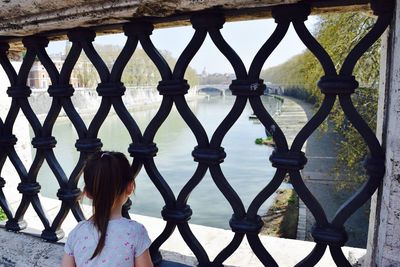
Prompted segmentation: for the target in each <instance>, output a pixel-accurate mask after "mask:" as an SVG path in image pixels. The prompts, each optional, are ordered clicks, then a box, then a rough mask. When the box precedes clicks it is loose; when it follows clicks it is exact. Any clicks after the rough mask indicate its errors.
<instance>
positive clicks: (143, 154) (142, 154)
mask: <svg viewBox="0 0 400 267" xmlns="http://www.w3.org/2000/svg"><path fill="white" fill-rule="evenodd" d="M128 152H129V154H130V155H131V157H134V158H140V159H148V158H153V157H155V156H156V155H157V152H158V148H157V145H156V144H155V143H150V144H141V143H131V144H130V145H129V148H128Z"/></svg>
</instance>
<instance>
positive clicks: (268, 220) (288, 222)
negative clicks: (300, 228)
mask: <svg viewBox="0 0 400 267" xmlns="http://www.w3.org/2000/svg"><path fill="white" fill-rule="evenodd" d="M298 215H299V198H298V196H297V194H296V192H295V191H294V190H293V189H283V190H278V191H277V192H276V197H275V201H274V204H273V205H272V207H271V208H270V209H269V210H268V212H267V214H265V215H264V216H262V220H263V222H264V228H263V229H262V230H261V234H265V235H269V236H275V237H281V238H290V239H296V235H297V225H298V222H297V220H298Z"/></svg>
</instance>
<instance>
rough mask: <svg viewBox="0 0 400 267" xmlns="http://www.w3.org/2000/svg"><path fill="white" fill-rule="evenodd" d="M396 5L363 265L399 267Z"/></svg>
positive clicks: (399, 10)
mask: <svg viewBox="0 0 400 267" xmlns="http://www.w3.org/2000/svg"><path fill="white" fill-rule="evenodd" d="M397 3H399V2H398V1H397ZM399 54H400V5H397V7H396V16H395V20H394V22H393V23H392V27H391V30H390V31H387V33H386V36H385V37H384V38H383V46H382V54H381V55H382V59H381V66H382V68H381V85H380V99H379V107H378V128H377V135H378V137H379V138H380V139H381V141H382V144H383V146H384V149H385V152H386V162H385V163H386V174H385V177H384V181H383V183H382V186H381V188H380V190H379V191H378V193H377V194H376V195H375V196H374V198H373V199H372V205H371V218H370V230H369V233H370V234H369V240H368V255H367V263H366V265H365V266H374V267H375V266H376V267H396V266H400V90H399V88H400V57H399Z"/></svg>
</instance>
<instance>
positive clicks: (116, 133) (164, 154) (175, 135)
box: [38, 95, 285, 229]
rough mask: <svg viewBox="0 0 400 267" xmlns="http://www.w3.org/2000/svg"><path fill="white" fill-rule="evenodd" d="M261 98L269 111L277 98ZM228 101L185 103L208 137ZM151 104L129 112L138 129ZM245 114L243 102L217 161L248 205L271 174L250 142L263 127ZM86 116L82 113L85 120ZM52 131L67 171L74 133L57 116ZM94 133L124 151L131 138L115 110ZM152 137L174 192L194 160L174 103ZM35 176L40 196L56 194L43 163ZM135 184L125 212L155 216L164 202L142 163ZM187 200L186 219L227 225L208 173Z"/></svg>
mask: <svg viewBox="0 0 400 267" xmlns="http://www.w3.org/2000/svg"><path fill="white" fill-rule="evenodd" d="M262 98H263V102H264V105H265V107H266V108H267V110H268V111H269V112H270V113H271V114H274V113H275V111H276V109H277V107H278V105H279V103H278V102H277V101H276V100H275V99H274V98H271V97H268V96H263V97H262ZM233 102H234V97H232V96H228V95H227V96H225V97H222V96H211V97H210V98H208V99H207V98H205V99H199V100H195V101H191V102H189V106H190V108H191V110H192V111H193V113H194V114H195V115H196V117H197V118H198V119H199V120H200V122H201V123H202V124H203V127H205V130H206V132H207V134H208V136H209V138H211V136H212V134H213V133H214V131H215V129H216V128H217V126H218V125H219V124H220V123H221V121H222V120H223V119H224V117H225V116H226V115H227V114H228V112H229V110H230V108H231V107H232V105H233ZM157 109H158V106H155V107H154V108H150V109H146V110H144V111H132V112H131V114H132V116H133V118H134V119H135V120H136V122H137V123H138V125H139V127H140V128H141V130H142V132H143V131H144V129H145V127H146V126H147V125H148V123H149V122H150V120H151V119H152V118H153V117H154V115H155V114H156V112H157ZM250 114H252V109H251V107H250V105H249V104H248V105H247V106H246V108H245V110H244V112H243V113H242V115H241V117H240V118H239V119H238V121H237V122H236V124H235V125H234V126H233V127H232V128H231V129H230V131H229V132H228V133H227V135H226V136H225V138H224V141H223V143H222V146H223V147H224V148H225V151H226V153H227V157H226V159H225V161H224V163H222V164H221V168H222V170H223V172H224V174H225V177H226V178H227V180H228V181H229V183H230V184H231V185H232V187H233V188H234V189H235V190H236V192H237V193H238V195H239V196H240V197H241V199H242V201H243V203H244V205H245V207H248V206H249V204H250V203H251V201H252V200H253V199H254V197H255V196H256V195H257V193H258V192H259V191H260V190H261V189H262V188H263V187H264V186H265V185H267V184H268V182H269V181H270V180H271V178H272V177H273V175H274V173H275V169H274V168H272V166H271V164H270V162H269V160H268V158H269V156H270V154H271V152H272V149H271V148H269V147H267V146H260V145H256V144H255V143H254V140H255V139H256V138H258V137H264V136H265V133H264V127H263V126H262V125H261V124H260V123H259V122H258V121H254V120H249V118H248V116H249V115H250ZM91 119H92V118H85V122H86V124H87V125H88V123H89V122H90V120H91ZM53 135H54V136H56V138H57V141H58V143H57V147H56V148H55V154H56V157H57V159H58V160H59V162H60V164H61V165H62V166H63V168H64V170H65V172H66V174H67V175H69V174H70V173H71V171H72V170H73V167H74V166H75V164H76V162H77V161H78V157H79V154H78V153H77V151H76V149H75V141H76V139H77V138H78V136H77V134H76V131H75V129H74V127H73V125H72V124H71V123H70V122H68V121H66V120H63V119H59V120H58V121H57V123H56V125H55V128H54V131H53ZM99 137H100V138H101V140H102V142H103V149H108V150H116V151H122V152H125V153H126V154H127V155H128V153H127V148H128V146H129V144H130V143H131V139H130V137H129V135H128V131H127V130H126V129H125V127H124V126H123V124H122V122H121V121H120V120H119V118H118V117H117V116H116V115H110V116H109V117H108V118H107V119H106V121H105V123H104V124H103V126H102V127H101V129H100V132H99ZM155 142H156V143H157V146H158V149H159V152H158V154H157V157H156V158H155V162H156V165H157V167H158V170H159V172H160V173H161V174H162V175H163V177H164V179H165V180H166V181H167V182H168V184H169V185H170V186H171V188H172V190H173V191H174V193H175V195H176V196H177V195H178V193H179V191H180V190H181V188H182V187H183V186H184V184H185V183H186V182H187V181H188V180H189V179H190V178H191V177H192V175H193V173H194V171H195V169H196V166H197V163H196V162H194V161H193V158H192V156H191V153H192V150H193V148H194V147H195V146H196V144H197V143H196V140H195V138H194V135H193V133H192V132H191V131H190V129H189V127H188V126H187V125H186V124H185V122H184V121H183V119H182V118H181V117H180V115H179V114H178V112H177V111H176V109H175V108H174V109H173V110H172V112H171V114H170V115H169V117H168V119H167V120H166V121H165V122H164V124H163V125H162V126H161V128H160V129H159V131H158V133H157V135H156V137H155ZM81 180H83V179H81ZM38 181H39V183H40V184H41V185H42V191H41V193H42V194H43V195H44V196H47V197H51V198H57V197H56V193H57V189H58V187H59V185H58V183H57V181H56V179H55V178H54V175H53V174H52V172H51V170H50V169H49V167H48V166H47V164H46V163H45V164H44V165H43V167H42V169H41V171H40V172H39V177H38ZM136 184H137V189H136V192H135V194H134V195H133V196H132V201H133V206H132V209H131V211H133V212H134V213H138V214H142V215H147V216H153V217H161V216H160V211H161V209H162V207H163V206H164V201H163V199H162V197H161V195H160V193H159V192H158V191H157V189H156V188H155V186H154V185H153V183H152V182H151V180H150V179H149V178H148V175H147V174H146V172H145V170H144V168H142V170H141V172H140V173H139V175H138V177H137V178H136ZM80 185H81V183H80ZM283 186H285V185H283ZM271 202H272V199H271V198H270V199H268V200H267V201H266V203H264V205H263V207H261V209H260V211H259V213H260V214H264V213H265V212H266V211H267V209H268V207H269V206H270V205H271ZM188 204H189V205H190V206H191V208H192V209H193V216H192V219H191V221H190V222H191V223H196V224H203V225H208V226H213V227H220V228H225V229H229V223H228V222H229V219H230V217H231V215H232V208H231V207H230V205H229V203H228V201H227V200H226V199H225V198H224V197H223V195H222V193H220V192H219V190H218V188H217V187H216V185H215V184H214V182H213V180H212V178H211V176H210V174H209V172H207V174H206V176H205V177H204V179H203V180H202V181H201V183H200V184H199V185H198V186H197V187H196V188H195V189H194V191H193V192H192V194H191V195H190V197H189V200H188Z"/></svg>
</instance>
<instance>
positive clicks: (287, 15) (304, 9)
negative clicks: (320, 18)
mask: <svg viewBox="0 0 400 267" xmlns="http://www.w3.org/2000/svg"><path fill="white" fill-rule="evenodd" d="M310 14H311V7H310V6H309V5H307V4H292V5H279V6H276V7H273V8H272V17H273V18H274V19H275V22H276V23H289V22H304V21H306V20H307V18H308V16H309V15H310Z"/></svg>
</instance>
